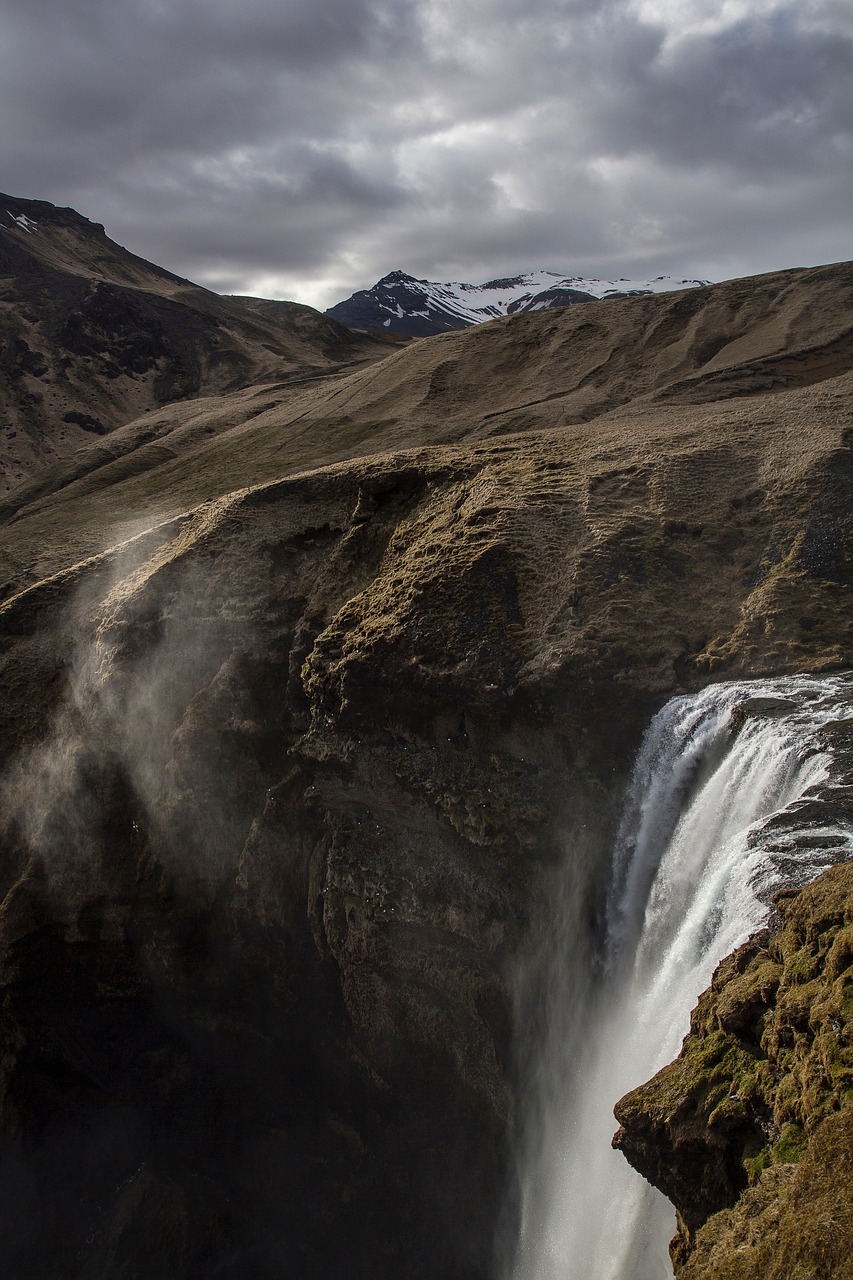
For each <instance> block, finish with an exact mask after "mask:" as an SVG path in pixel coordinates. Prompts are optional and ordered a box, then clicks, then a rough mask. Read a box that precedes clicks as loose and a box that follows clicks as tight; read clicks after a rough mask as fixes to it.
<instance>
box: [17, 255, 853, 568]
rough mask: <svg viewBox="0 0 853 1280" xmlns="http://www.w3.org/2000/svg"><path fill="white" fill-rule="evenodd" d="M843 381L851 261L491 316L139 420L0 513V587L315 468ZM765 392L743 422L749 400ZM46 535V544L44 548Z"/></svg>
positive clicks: (769, 413)
mask: <svg viewBox="0 0 853 1280" xmlns="http://www.w3.org/2000/svg"><path fill="white" fill-rule="evenodd" d="M851 367H853V264H840V265H838V266H834V267H820V268H815V269H813V270H810V271H805V270H803V271H789V272H779V273H775V274H772V275H767V276H759V277H755V278H754V279H751V280H742V281H734V282H731V283H728V284H722V285H713V286H710V287H709V288H707V289H702V290H695V291H693V292H691V293H686V294H664V295H660V296H658V297H641V298H632V299H626V300H616V301H609V302H603V303H601V304H600V305H599V306H598V307H597V308H596V309H595V312H594V314H592V313H590V312H589V311H584V310H583V309H582V308H569V309H564V310H556V311H550V312H537V313H528V314H525V315H520V316H513V317H508V318H506V319H504V320H497V321H493V322H492V323H490V324H487V325H483V326H478V327H476V328H474V329H470V330H468V331H466V332H464V333H453V334H447V335H443V336H441V337H438V338H432V339H429V340H428V341H426V342H420V343H417V344H415V345H413V346H410V347H407V348H405V349H403V350H401V351H397V352H395V353H394V354H392V355H391V356H390V357H388V358H387V359H384V360H382V361H381V362H380V363H374V364H371V365H370V366H369V367H366V368H364V369H361V370H356V371H355V372H353V373H346V372H344V373H342V374H334V375H331V376H327V377H322V378H318V379H315V380H313V381H311V380H309V381H308V382H305V381H299V380H291V381H286V382H285V381H282V380H280V379H276V380H275V381H274V382H269V383H260V384H256V385H252V386H250V387H249V388H247V389H241V390H239V391H235V392H232V393H229V394H226V395H219V396H215V397H201V398H195V399H192V400H187V401H184V402H181V403H178V404H172V405H168V406H164V407H161V408H159V409H157V410H155V411H152V412H150V413H146V414H144V415H143V416H142V417H140V418H137V419H135V420H134V421H133V422H130V423H128V424H127V425H125V426H124V427H122V428H121V429H120V430H117V431H114V432H113V433H112V434H111V435H110V436H109V438H107V439H104V440H99V441H98V442H97V443H96V444H94V445H92V446H90V447H89V448H87V449H83V450H79V451H77V452H76V453H74V454H73V455H72V456H71V457H69V458H67V459H63V460H62V461H61V462H59V463H57V464H55V465H54V466H53V467H48V468H45V469H44V470H43V471H42V472H40V473H39V475H38V476H37V477H36V478H35V479H34V481H33V482H31V483H30V484H25V485H22V486H20V487H19V488H18V489H17V490H16V491H15V492H14V493H13V494H11V495H10V496H9V498H8V499H7V501H6V502H5V503H3V504H2V505H0V519H1V520H2V521H3V526H2V528H3V532H2V536H0V584H2V583H5V584H6V587H5V590H6V591H8V590H11V589H14V588H15V587H16V586H18V587H20V586H22V585H24V584H26V583H27V582H31V581H33V580H34V579H35V578H36V577H37V576H39V575H43V574H44V573H47V572H52V571H55V570H56V569H57V568H60V567H62V566H63V565H66V564H69V563H71V562H73V560H74V559H75V558H80V557H81V556H83V555H90V554H92V553H93V552H95V551H97V550H101V549H103V548H104V547H106V546H107V545H109V541H110V539H111V538H115V537H117V536H118V535H119V532H120V531H121V530H126V529H128V528H130V527H133V524H134V521H135V519H136V518H137V517H140V518H142V517H144V516H146V515H153V514H156V515H157V516H159V517H161V518H165V517H166V516H172V515H175V514H178V513H179V512H181V511H183V510H185V509H186V508H187V507H190V506H192V505H193V504H194V503H197V502H200V501H202V500H204V499H206V498H210V497H213V496H215V495H218V494H224V493H228V492H230V491H231V490H233V489H235V488H239V487H244V486H247V485H255V484H260V483H265V482H267V481H269V480H272V479H275V478H276V477H278V476H280V475H284V474H288V473H293V472H297V471H301V470H305V469H310V468H312V467H316V466H318V465H324V464H327V463H331V462H335V461H342V460H345V459H347V458H353V457H358V456H361V455H368V454H372V453H377V454H379V453H382V452H383V451H388V450H399V449H401V448H411V447H421V446H430V445H435V444H444V443H453V442H459V443H462V442H465V443H466V444H473V443H475V442H483V441H488V440H491V439H494V438H497V437H500V438H503V437H504V436H507V435H511V434H514V433H518V432H526V431H536V430H542V429H552V428H561V429H565V430H567V431H568V432H569V434H570V438H571V439H573V440H577V441H579V442H582V441H587V440H590V441H592V440H595V439H597V438H598V437H599V436H601V437H602V438H603V437H604V433H611V434H612V437H613V439H614V440H617V439H623V438H624V439H630V438H631V437H632V436H633V435H634V433H635V431H636V430H637V428H636V426H635V419H637V417H638V416H639V418H640V419H641V420H642V421H643V422H644V423H647V424H648V429H651V430H654V424H656V423H660V424H662V429H663V430H667V429H668V428H666V425H665V424H666V423H668V422H670V421H681V420H686V419H684V415H685V414H686V413H688V411H689V406H693V405H709V406H712V405H715V404H716V405H717V406H720V405H723V404H729V405H731V406H732V411H733V413H734V414H735V415H738V414H739V415H740V416H741V419H742V420H744V421H759V422H764V421H768V422H769V421H770V420H771V419H772V417H773V415H774V413H775V407H776V406H778V407H779V411H780V412H781V413H786V412H788V410H787V408H786V402H785V399H784V397H783V396H781V395H780V394H779V393H781V392H784V391H786V390H789V389H791V390H793V389H797V388H802V387H808V386H810V385H813V384H816V383H819V382H821V381H825V380H828V379H832V378H833V377H835V376H837V375H839V374H842V373H844V372H845V371H846V370H849V369H851ZM767 393H769V394H770V397H771V398H770V402H769V405H768V406H767V407H765V408H762V409H761V410H760V411H759V409H758V407H757V405H755V404H753V403H752V402H753V401H754V400H756V398H758V397H760V396H762V395H764V394H767ZM738 406H739V407H738ZM714 412H715V413H716V412H718V409H715V410H714ZM698 420H701V419H697V421H698ZM643 429H646V428H643ZM56 503H59V504H61V507H60V508H56V514H54V513H53V512H54V504H56ZM60 511H61V514H59V512H60ZM57 520H60V521H61V523H62V527H63V531H64V532H63V537H62V538H60V539H52V538H51V534H50V530H51V529H52V528H55V526H56V521H57ZM34 549H36V551H35V554H34V553H33V551H34Z"/></svg>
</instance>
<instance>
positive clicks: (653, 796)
mask: <svg viewBox="0 0 853 1280" xmlns="http://www.w3.org/2000/svg"><path fill="white" fill-rule="evenodd" d="M851 715H853V674H842V675H834V676H829V677H824V678H820V679H818V678H812V677H807V676H798V677H791V678H787V679H780V680H768V681H761V682H750V683H748V684H747V683H740V684H735V683H730V684H719V685H713V686H711V687H710V688H708V689H706V690H704V691H703V692H702V693H700V694H695V695H689V696H686V697H681V698H676V699H674V700H673V701H671V702H670V703H668V704H667V705H666V706H665V707H664V708H663V709H662V710H661V711H660V712H659V713H658V715H657V716H656V717H655V719H654V720H653V721H652V723H651V725H650V726H649V729H648V731H647V733H646V736H645V739H644V741H643V744H642V747H641V749H640V752H639V755H638V758H637V762H636V765H635V769H634V774H633V778H632V781H631V784H630V786H629V789H628V794H627V796H626V800H625V805H624V811H623V814H622V818H621V823H620V827H619V834H618V837H617V840H616V843H615V847H614V850H613V858H612V874H611V880H610V885H609V890H608V894H607V902H606V928H605V937H604V939H603V942H602V944H601V945H600V947H599V948H598V950H597V951H596V950H595V948H592V949H591V948H590V947H589V944H588V943H586V944H585V943H584V941H583V937H582V934H581V932H580V931H579V930H578V929H577V928H574V927H571V926H570V927H568V928H566V927H565V926H564V927H563V929H562V932H561V938H562V941H561V943H560V945H559V946H557V947H556V948H555V950H554V953H553V957H552V960H551V962H550V969H551V972H549V974H548V975H547V983H546V984H545V989H546V991H547V993H548V995H547V999H548V1005H549V1007H548V1027H549V1031H548V1033H547V1034H546V1037H545V1042H544V1044H543V1045H542V1046H541V1047H540V1051H539V1053H538V1054H537V1057H536V1068H535V1071H534V1072H533V1073H532V1077H531V1080H530V1082H529V1089H530V1095H531V1096H530V1116H531V1117H532V1118H535V1122H534V1119H531V1122H530V1124H529V1126H528V1129H529V1132H528V1137H527V1143H526V1146H525V1149H524V1157H523V1167H522V1206H521V1209H522V1220H521V1233H520V1240H519V1245H518V1250H517V1254H516V1257H515V1260H514V1263H513V1265H512V1267H511V1269H510V1276H511V1278H512V1280H666V1278H667V1277H671V1275H672V1269H671V1266H670V1262H669V1256H668V1250H667V1244H668V1241H669V1238H670V1237H671V1236H672V1235H673V1233H674V1230H675V1216H674V1211H673V1209H672V1206H671V1205H670V1204H669V1202H668V1201H667V1200H666V1199H665V1197H664V1196H662V1195H661V1194H660V1193H659V1192H657V1191H655V1190H654V1189H653V1188H652V1187H650V1186H649V1185H648V1184H647V1183H646V1182H645V1181H644V1180H643V1179H642V1178H641V1177H640V1176H639V1175H638V1174H637V1173H635V1172H634V1170H633V1169H631V1168H630V1166H629V1165H628V1164H627V1162H626V1161H625V1159H624V1158H623V1156H622V1155H621V1154H620V1153H619V1152H615V1151H613V1150H611V1146H610V1140H611V1137H612V1134H613V1131H614V1129H615V1127H616V1125H615V1121H614V1118H613V1106H614V1104H615V1102H616V1101H617V1100H618V1099H619V1098H620V1097H621V1096H622V1095H623V1094H624V1093H626V1092H627V1091H628V1090H629V1089H631V1088H633V1087H635V1086H636V1085H638V1084H640V1083H642V1082H643V1081H645V1080H647V1079H648V1078H649V1077H650V1076H652V1075H653V1074H654V1073H655V1072H656V1071H657V1070H658V1069H659V1068H660V1067H661V1066H663V1065H664V1064H665V1063H666V1062H669V1061H670V1060H671V1059H672V1058H673V1057H675V1056H676V1055H677V1053H678V1050H679V1048H680V1045H681V1040H682V1038H683V1036H684V1034H685V1033H686V1031H687V1029H688V1024H689V1016H690V1011H691V1009H692V1008H693V1006H694V1005H695V1003H696V999H697V997H698V996H699V994H700V992H701V991H702V990H703V989H704V988H705V987H706V986H707V985H708V983H709V981H710V979H711V975H712V973H713V970H714V968H715V966H716V965H717V964H718V963H719V961H720V960H721V959H722V958H723V957H724V956H725V955H727V954H728V953H729V952H730V951H731V950H733V949H734V948H735V947H737V946H738V945H740V943H741V942H743V941H745V939H746V938H747V937H748V936H749V935H750V934H751V933H752V932H754V930H755V929H757V928H759V927H761V926H762V925H763V924H764V923H765V922H766V921H767V918H768V915H769V912H770V898H771V895H772V893H773V892H774V890H775V889H776V888H778V887H780V886H781V885H782V884H783V883H784V884H791V883H805V882H806V881H807V880H809V879H811V878H813V877H814V876H816V875H818V874H819V873H820V872H821V871H822V870H824V869H825V868H826V867H827V866H828V865H830V864H831V863H832V862H834V861H838V860H840V859H842V858H845V857H849V856H853V832H851V831H850V830H849V829H847V828H846V827H844V826H843V825H839V823H838V820H837V819H836V818H833V817H832V811H831V807H830V806H827V821H826V822H825V823H822V821H821V818H820V806H819V805H818V806H817V807H816V806H815V804H814V803H809V798H810V797H815V796H817V795H822V796H824V797H825V795H826V794H827V787H829V790H830V791H831V783H828V782H827V777H828V772H829V768H830V764H831V757H830V755H829V753H828V748H827V747H826V745H825V742H824V741H823V740H822V739H821V736H820V729H821V727H822V726H824V725H826V724H827V723H828V722H830V721H833V720H837V719H840V718H845V717H849V716H851ZM806 808H807V809H808V819H807V829H808V839H807V840H803V839H799V840H798V834H799V836H800V837H802V835H803V830H804V823H805V822H806V818H805V817H803V818H798V814H800V813H802V814H804V815H805V812H806ZM816 814H817V816H816ZM570 897H571V893H569V894H567V895H566V896H565V898H564V903H567V902H569V901H570Z"/></svg>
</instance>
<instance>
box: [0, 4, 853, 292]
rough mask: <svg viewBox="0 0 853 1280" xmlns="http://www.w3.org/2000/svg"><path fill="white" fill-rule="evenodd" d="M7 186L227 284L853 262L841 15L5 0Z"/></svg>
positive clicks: (844, 10)
mask: <svg viewBox="0 0 853 1280" xmlns="http://www.w3.org/2000/svg"><path fill="white" fill-rule="evenodd" d="M0 141H2V153H0V189H2V190H5V191H7V192H10V193H12V194H14V195H18V196H29V197H35V198H39V199H47V200H51V201H53V202H54V203H55V204H63V205H66V204H68V205H72V206H73V207H74V208H76V209H78V210H79V211H80V212H81V213H84V214H86V216H87V217H90V218H92V219H93V220H95V221H98V222H103V223H105V225H106V228H107V232H108V233H109V234H110V235H111V236H112V238H113V239H115V240H118V241H119V242H120V243H121V244H124V245H126V246H127V247H128V248H130V249H132V250H134V252H136V253H140V254H142V256H143V257H147V258H150V259H152V260H153V261H155V262H157V263H159V264H160V265H162V266H166V267H168V268H170V269H171V270H173V271H176V272H178V273H179V274H180V275H186V276H189V277H190V278H191V279H193V280H196V281H198V282H199V283H202V284H206V285H208V286H209V287H210V288H214V289H218V290H220V291H222V292H236V293H254V294H260V295H262V296H266V297H284V298H295V299H297V300H298V301H303V302H310V303H311V304H312V305H314V306H320V307H324V306H329V305H331V304H332V303H334V302H336V301H339V300H340V299H342V298H344V297H346V296H347V295H349V294H350V293H351V292H352V291H353V290H355V289H357V288H366V287H369V286H370V285H371V284H372V283H374V281H375V280H376V279H378V277H379V276H381V275H384V274H385V273H386V272H388V271H391V270H393V269H394V268H398V267H399V268H403V269H404V270H407V271H410V272H412V273H413V274H414V275H418V276H426V277H428V278H431V279H438V280H449V279H456V280H468V281H472V282H475V283H479V282H481V281H483V280H487V279H489V278H490V277H494V276H498V275H507V274H512V273H516V272H518V271H520V270H524V269H533V268H539V267H547V268H551V269H553V270H556V271H565V272H567V273H569V274H581V275H594V276H595V275H597V276H602V275H604V276H607V275H614V274H615V275H621V276H638V275H640V276H646V275H649V274H651V275H657V274H661V273H667V274H677V275H682V274H684V275H689V276H702V277H706V278H709V279H714V280H720V279H725V278H729V277H732V276H737V275H745V274H750V273H753V272H759V271H769V270H774V269H777V268H782V267H789V266H800V265H812V264H816V263H820V262H832V261H837V260H839V259H846V258H851V257H853V243H851V240H852V239H853V237H851V232H852V231H853V4H851V0H793V2H789V0H17V2H16V3H14V4H12V3H10V0H0Z"/></svg>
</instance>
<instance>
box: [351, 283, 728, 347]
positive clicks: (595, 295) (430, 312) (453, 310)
mask: <svg viewBox="0 0 853 1280" xmlns="http://www.w3.org/2000/svg"><path fill="white" fill-rule="evenodd" d="M708 283H709V281H708V280H681V279H677V278H675V277H673V276H656V277H655V278H654V279H653V280H627V279H624V278H623V279H619V280H592V279H587V278H586V277H584V276H567V275H561V274H560V273H559V272H558V271H530V272H528V273H527V274H526V275H520V276H512V277H511V278H508V279H502V280H488V281H487V282H486V283H485V284H462V283H459V282H456V281H452V282H449V283H446V284H438V283H436V282H435V281H432V280H417V279H416V278H415V277H414V276H410V275H408V274H407V272H405V271H392V272H391V273H390V274H389V275H387V276H383V277H382V279H381V280H379V281H378V282H377V283H376V284H375V285H374V286H373V288H372V289H360V290H359V291H358V293H354V294H353V295H352V297H350V298H347V300H346V301H345V302H338V303H337V304H336V305H335V306H334V307H329V309H328V310H327V311H326V315H327V316H330V317H331V318H332V319H333V320H337V321H338V322H339V323H340V324H345V325H347V326H349V327H350V328H353V329H374V330H376V329H378V330H383V329H384V330H385V331H386V332H388V331H390V332H393V333H401V334H406V335H408V336H410V337H415V338H425V337H428V336H429V335H431V334H434V333H444V332H446V331H447V330H449V329H467V328H468V327H469V326H470V325H472V324H482V323H483V321H485V320H495V319H496V318H497V317H498V316H506V315H513V314H514V313H515V312H518V311H543V310H544V309H545V308H546V307H568V306H571V305H572V304H574V303H576V302H598V301H600V300H601V299H603V298H627V297H633V296H635V295H637V294H644V293H669V292H671V291H673V290H675V289H695V288H698V287H700V286H702V285H707V284H708Z"/></svg>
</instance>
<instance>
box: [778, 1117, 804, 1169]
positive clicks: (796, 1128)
mask: <svg viewBox="0 0 853 1280" xmlns="http://www.w3.org/2000/svg"><path fill="white" fill-rule="evenodd" d="M807 1145H808V1138H807V1136H806V1134H805V1132H804V1130H803V1129H802V1127H801V1126H800V1125H798V1124H786V1125H785V1128H784V1129H783V1130H782V1136H781V1137H780V1138H779V1141H778V1142H777V1143H776V1145H775V1146H774V1148H773V1163H774V1164H797V1163H798V1162H799V1159H800V1157H801V1156H802V1154H803V1152H804V1151H805V1149H806V1147H807Z"/></svg>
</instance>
